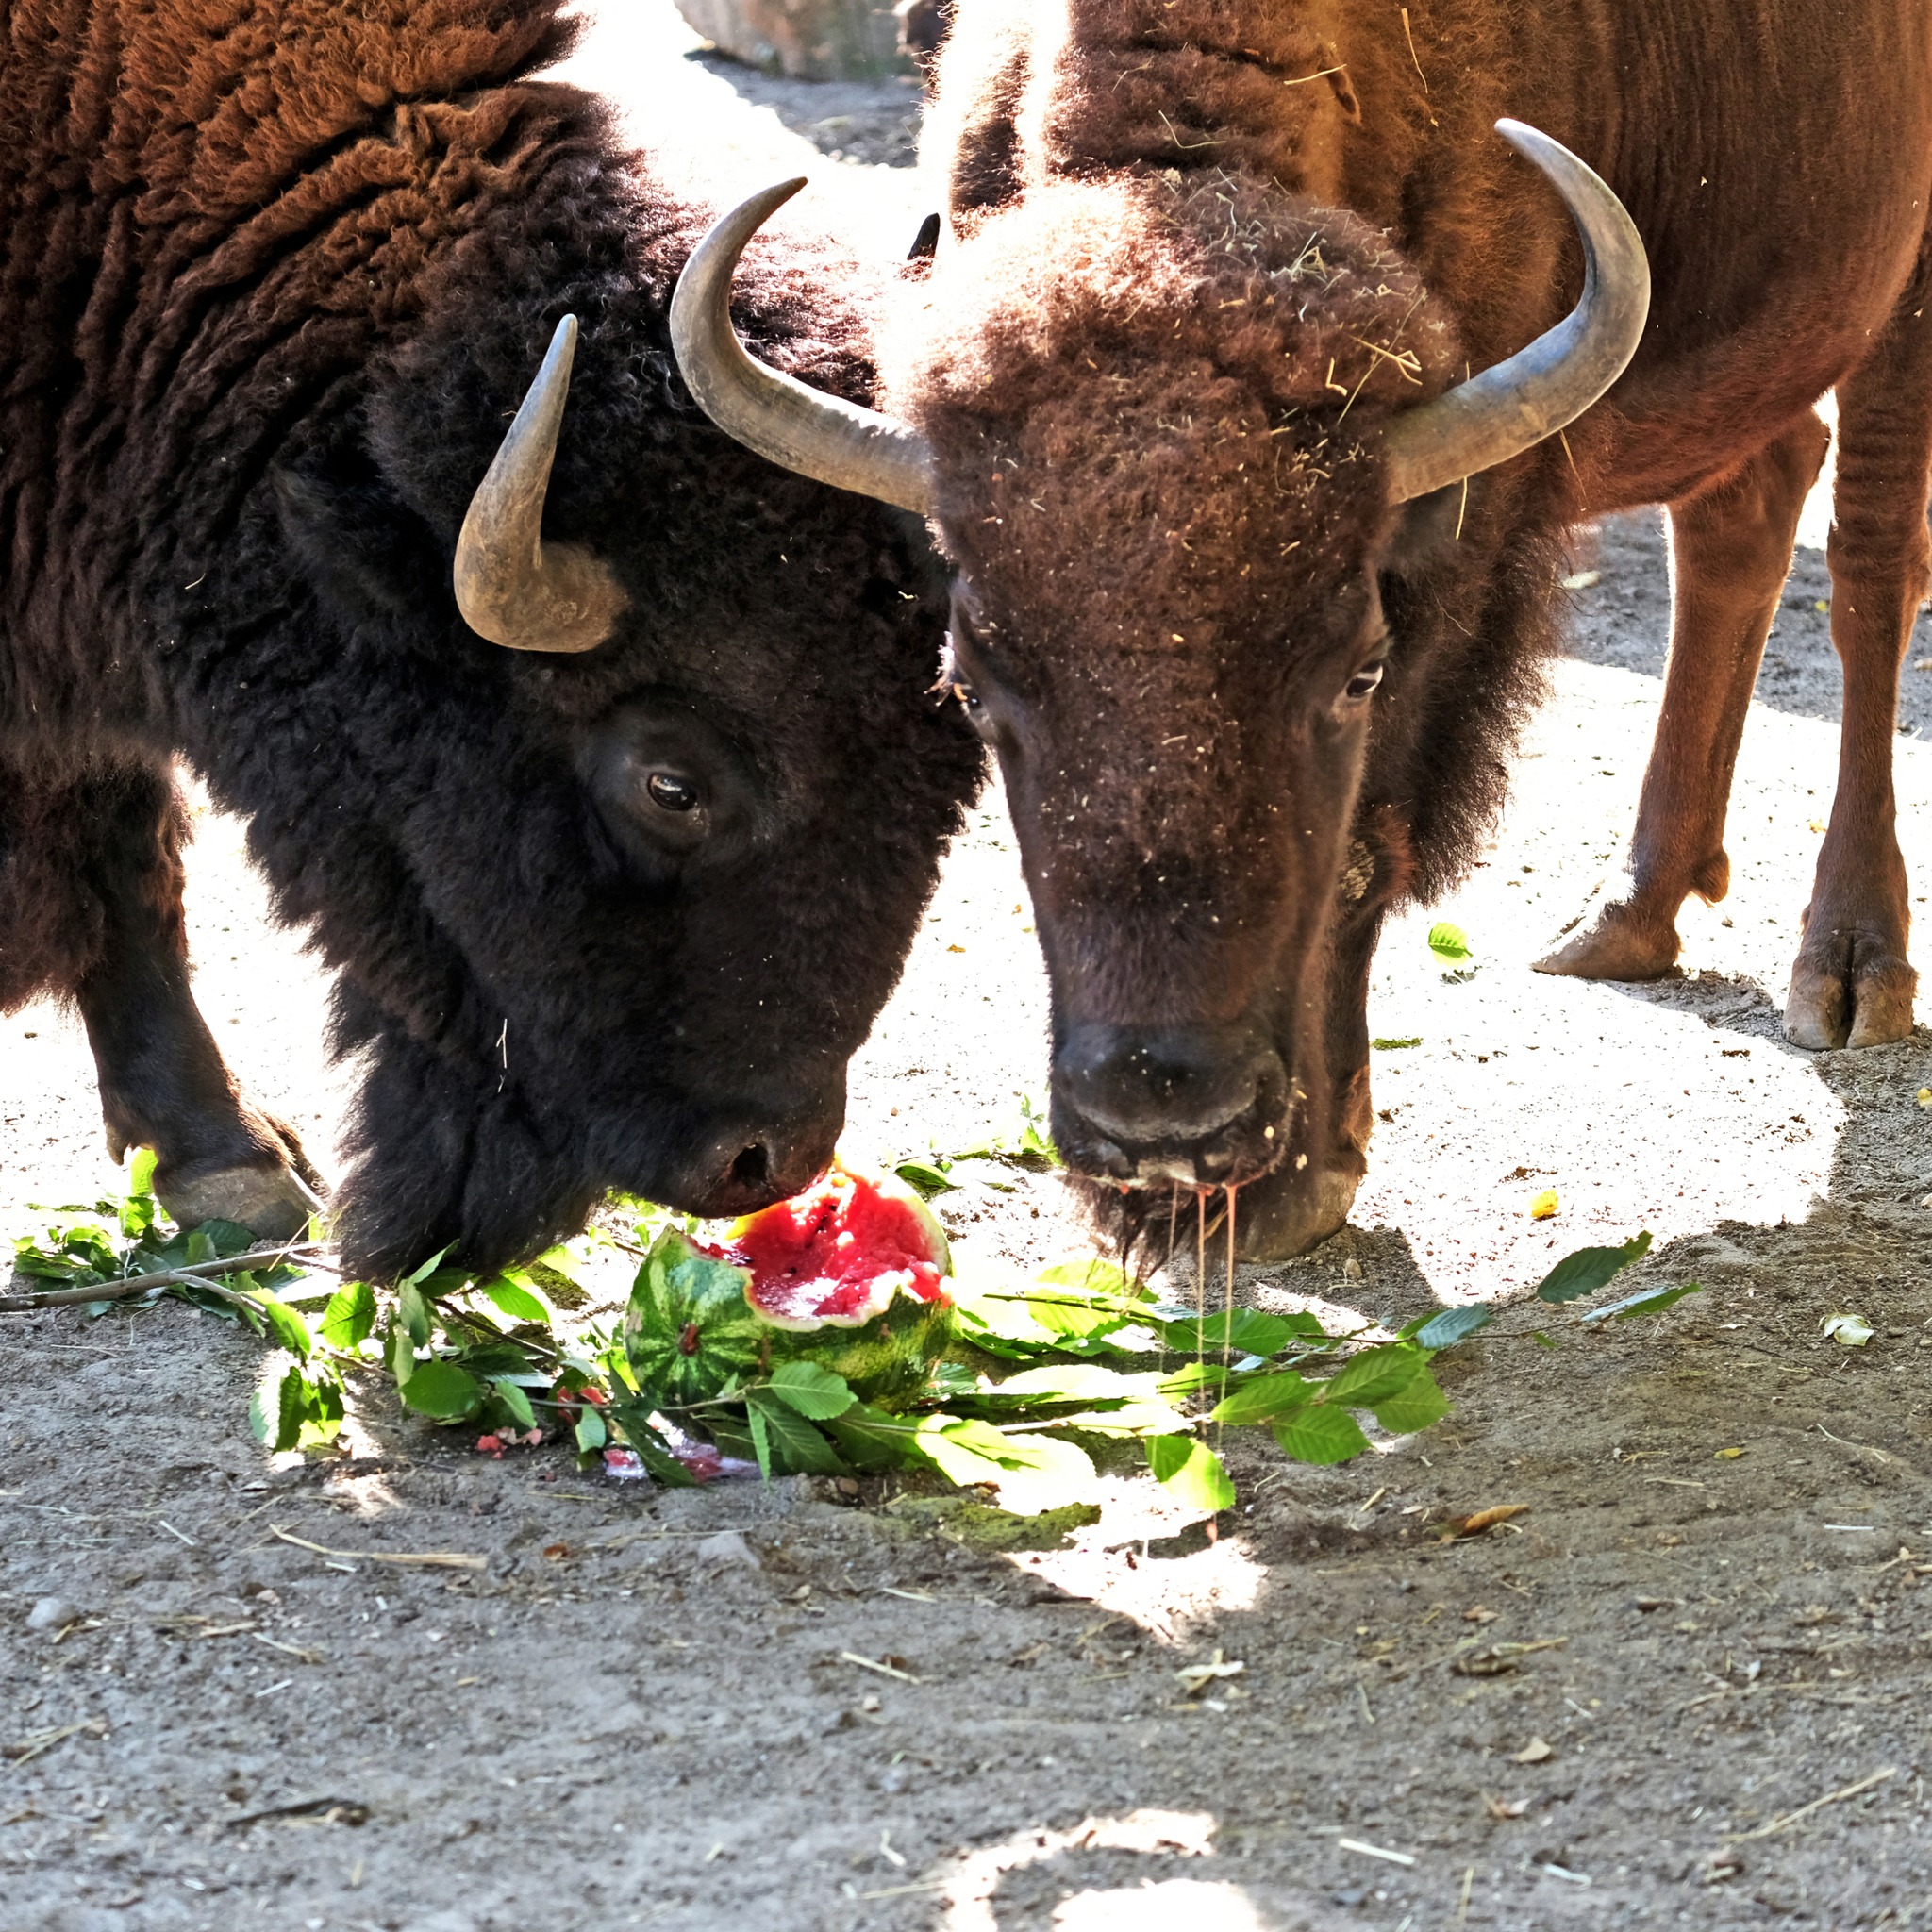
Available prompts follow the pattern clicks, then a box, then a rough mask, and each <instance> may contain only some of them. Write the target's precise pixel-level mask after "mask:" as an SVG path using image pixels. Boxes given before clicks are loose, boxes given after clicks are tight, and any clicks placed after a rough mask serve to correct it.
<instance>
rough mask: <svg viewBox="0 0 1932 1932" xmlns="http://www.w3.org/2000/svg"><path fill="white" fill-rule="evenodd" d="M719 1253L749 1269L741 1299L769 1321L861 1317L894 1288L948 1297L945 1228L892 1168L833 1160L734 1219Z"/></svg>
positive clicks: (917, 1295)
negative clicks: (814, 1176) (868, 1170)
mask: <svg viewBox="0 0 1932 1932" xmlns="http://www.w3.org/2000/svg"><path fill="white" fill-rule="evenodd" d="M723 1253H724V1257H725V1258H726V1259H728V1260H732V1261H736V1262H738V1263H739V1264H740V1265H741V1266H742V1267H746V1268H749V1269H750V1270H751V1271H752V1282H751V1286H750V1287H749V1288H748V1289H747V1290H746V1291H745V1293H746V1299H747V1300H748V1301H750V1302H751V1304H752V1306H753V1307H755V1308H756V1309H757V1310H758V1314H759V1315H761V1316H762V1317H763V1318H764V1319H765V1320H766V1321H767V1322H769V1323H771V1324H772V1325H773V1326H774V1327H776V1328H791V1329H798V1330H804V1329H810V1328H819V1327H824V1326H827V1325H829V1326H833V1327H840V1328H845V1327H858V1326H860V1325H862V1324H865V1323H867V1322H870V1321H872V1320H874V1318H875V1317H877V1316H878V1315H879V1314H881V1313H883V1312H884V1310H885V1309H886V1308H887V1307H889V1306H890V1305H891V1302H892V1300H893V1299H894V1297H895V1296H897V1295H900V1294H906V1295H909V1296H910V1297H912V1298H913V1299H915V1300H917V1301H921V1302H932V1303H938V1304H941V1305H944V1304H947V1303H948V1302H949V1301H950V1299H951V1297H950V1296H948V1295H947V1293H946V1291H945V1288H944V1286H943V1283H944V1279H945V1276H946V1274H948V1273H949V1272H950V1257H949V1256H948V1254H947V1252H946V1238H945V1236H944V1234H943V1233H942V1232H941V1229H940V1226H939V1224H938V1222H937V1221H935V1220H934V1219H933V1216H932V1213H931V1210H930V1209H929V1208H927V1207H926V1206H925V1204H924V1202H923V1201H922V1200H920V1198H919V1196H918V1195H917V1194H916V1193H914V1192H913V1191H912V1190H911V1189H909V1188H908V1187H906V1186H905V1185H904V1183H902V1182H900V1181H898V1180H897V1179H896V1178H894V1179H888V1180H884V1181H874V1180H870V1179H867V1178H865V1177H864V1176H862V1175H858V1174H848V1173H847V1172H846V1171H845V1170H844V1169H842V1168H837V1167H835V1168H833V1169H832V1171H831V1172H830V1173H829V1174H826V1175H825V1177H824V1179H823V1180H821V1181H820V1182H818V1184H817V1185H816V1186H814V1187H811V1188H808V1189H807V1190H806V1191H805V1192H804V1193H802V1194H794V1195H793V1196H792V1197H791V1200H789V1201H780V1202H779V1203H778V1204H777V1205H776V1206H775V1207H772V1208H765V1209H763V1210H762V1211H761V1212H759V1213H758V1214H754V1215H751V1216H749V1217H747V1218H746V1219H745V1220H743V1221H741V1222H740V1223H738V1224H737V1225H736V1226H735V1227H733V1229H732V1230H731V1237H730V1241H729V1242H728V1244H727V1245H726V1246H725V1248H724V1250H723Z"/></svg>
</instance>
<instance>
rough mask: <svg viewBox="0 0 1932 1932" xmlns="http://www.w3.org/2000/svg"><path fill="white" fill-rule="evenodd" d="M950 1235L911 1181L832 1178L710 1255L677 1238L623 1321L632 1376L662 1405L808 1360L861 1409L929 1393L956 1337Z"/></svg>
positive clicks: (660, 1253)
mask: <svg viewBox="0 0 1932 1932" xmlns="http://www.w3.org/2000/svg"><path fill="white" fill-rule="evenodd" d="M952 1265H953V1264H952V1256H951V1253H950V1251H949V1250H948V1248H947V1246H946V1237H945V1234H944V1231H943V1230H942V1229H941V1226H940V1224H939V1223H938V1222H937V1221H936V1220H935V1219H934V1218H933V1214H932V1211H931V1209H930V1208H927V1207H926V1205H925V1203H924V1201H922V1200H921V1199H920V1198H919V1196H918V1195H917V1194H916V1193H915V1192H914V1191H912V1190H911V1189H910V1188H908V1187H907V1186H906V1184H905V1183H904V1182H903V1181H900V1180H898V1179H897V1178H896V1177H893V1176H887V1177H884V1178H881V1179H874V1178H873V1177H872V1176H869V1175H863V1174H853V1173H851V1172H850V1171H849V1170H848V1169H845V1168H843V1167H834V1168H833V1169H832V1170H831V1171H830V1172H829V1173H828V1174H825V1176H824V1178H823V1179H822V1180H820V1181H818V1182H817V1183H816V1184H815V1185H814V1186H812V1187H810V1188H808V1189H807V1190H806V1191H805V1192H803V1193H802V1194H795V1195H793V1196H792V1197H791V1200H789V1201H780V1202H779V1203H777V1204H776V1206H774V1207H771V1208H765V1209H763V1210H762V1211H761V1212H759V1213H757V1214H753V1215H748V1216H747V1217H746V1218H745V1219H744V1220H742V1221H740V1222H737V1223H735V1224H733V1225H732V1227H731V1228H730V1229H729V1231H728V1232H727V1233H726V1235H725V1237H724V1241H722V1242H720V1243H719V1244H718V1245H717V1246H715V1247H711V1246H708V1245H706V1244H704V1243H701V1242H696V1241H691V1240H690V1239H689V1238H688V1237H687V1236H684V1235H682V1234H679V1233H677V1232H676V1231H675V1229H668V1230H666V1232H665V1233H664V1234H662V1235H660V1236H659V1237H658V1241H657V1242H656V1244H655V1245H654V1246H653V1247H652V1249H651V1252H650V1254H649V1255H648V1256H647V1257H645V1260H644V1263H643V1265H642V1267H641V1268H640V1269H639V1270H638V1275H637V1281H636V1283H635V1285H634V1286H633V1288H632V1291H631V1300H630V1307H629V1308H628V1310H627V1311H626V1314H625V1348H626V1350H627V1353H628V1356H629V1360H630V1366H631V1373H632V1374H635V1375H636V1376H637V1378H638V1384H639V1387H640V1388H641V1390H642V1391H643V1392H644V1393H645V1394H646V1395H648V1396H649V1397H650V1398H651V1399H652V1400H653V1401H656V1402H660V1403H665V1404H668V1405H671V1406H682V1405H687V1404H690V1403H693V1402H702V1401H705V1400H707V1399H708V1397H710V1396H712V1395H715V1394H716V1393H717V1392H718V1391H719V1390H720V1389H722V1388H724V1385H725V1383H726V1382H727V1381H728V1380H729V1379H730V1377H731V1376H732V1375H733V1374H736V1375H738V1376H739V1377H740V1379H741V1380H747V1379H750V1378H751V1377H752V1376H754V1375H759V1374H769V1373H770V1371H771V1370H772V1369H773V1368H775V1367H776V1366H777V1365H778V1364H779V1363H781V1362H787V1361H808V1362H813V1363H815V1364H817V1365H818V1366H819V1367H820V1368H823V1369H827V1370H829V1371H830V1372H831V1373H832V1374H835V1375H841V1376H843V1377H844V1379H845V1380H846V1381H847V1382H848V1383H849V1384H850V1385H851V1387H852V1391H853V1392H854V1393H855V1394H856V1395H857V1396H858V1398H859V1400H860V1401H862V1402H872V1403H880V1402H888V1403H889V1402H891V1401H892V1400H894V1399H900V1400H903V1399H904V1398H905V1397H907V1396H908V1395H911V1394H915V1393H917V1391H919V1390H921V1389H923V1388H924V1386H925V1384H926V1382H927V1380H928V1379H929V1377H930V1375H931V1374H932V1369H933V1365H934V1363H936V1362H937V1361H938V1360H939V1359H940V1357H941V1356H942V1355H943V1354H944V1353H945V1350H946V1345H947V1343H948V1342H949V1341H951V1339H952V1332H953V1302H952V1297H951V1295H950V1294H949V1293H948V1292H947V1291H946V1288H945V1285H944V1284H945V1280H946V1277H947V1276H948V1275H949V1274H951V1273H952Z"/></svg>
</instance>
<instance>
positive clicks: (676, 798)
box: [644, 772, 698, 812]
mask: <svg viewBox="0 0 1932 1932" xmlns="http://www.w3.org/2000/svg"><path fill="white" fill-rule="evenodd" d="M644 790H645V791H647V792H648V793H649V794H650V799H651V803H652V804H653V805H655V806H656V807H657V808H658V809H659V810H660V811H676V812H686V811H695V810H696V809H697V803H698V788H697V787H696V786H695V785H693V784H692V783H691V780H690V779H689V778H687V777H686V776H685V775H684V774H682V773H681V772H653V773H652V774H650V776H649V777H647V778H646V779H645V780H644Z"/></svg>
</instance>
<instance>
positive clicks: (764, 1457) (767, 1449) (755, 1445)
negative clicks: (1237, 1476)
mask: <svg viewBox="0 0 1932 1932" xmlns="http://www.w3.org/2000/svg"><path fill="white" fill-rule="evenodd" d="M745 1420H746V1421H747V1422H748V1423H749V1424H751V1447H752V1454H753V1455H754V1456H756V1457H758V1474H759V1475H760V1476H761V1477H762V1478H763V1479H764V1480H765V1481H766V1482H770V1481H771V1480H772V1428H771V1424H769V1423H767V1422H766V1420H765V1414H764V1411H763V1410H762V1409H761V1408H759V1407H757V1405H756V1404H754V1405H753V1406H752V1407H749V1408H747V1409H746V1410H745Z"/></svg>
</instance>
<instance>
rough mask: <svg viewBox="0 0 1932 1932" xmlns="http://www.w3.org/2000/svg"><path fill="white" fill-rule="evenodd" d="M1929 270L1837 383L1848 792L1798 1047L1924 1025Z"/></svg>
mask: <svg viewBox="0 0 1932 1932" xmlns="http://www.w3.org/2000/svg"><path fill="white" fill-rule="evenodd" d="M1927 292H1928V291H1927V289H1926V287H1925V286H1924V282H1923V281H1921V282H1920V283H1918V284H1916V285H1915V286H1914V288H1913V289H1911V290H1909V291H1907V300H1906V301H1904V302H1902V303H1901V304H1900V306H1899V308H1898V309H1897V311H1896V312H1895V313H1894V315H1893V319H1892V322H1891V324H1890V326H1889V327H1888V328H1887V330H1886V332H1885V335H1884V336H1883V337H1882V338H1881V339H1880V341H1879V343H1878V345H1877V347H1876V349H1875V350H1874V353H1873V355H1872V356H1871V357H1870V358H1869V359H1868V360H1867V361H1866V362H1865V364H1864V366H1863V367H1862V368H1860V369H1859V370H1858V371H1857V374H1856V375H1853V376H1852V377H1850V378H1849V379H1848V380H1847V381H1845V382H1842V383H1840V385H1839V391H1838V401H1839V458H1838V481H1837V487H1836V489H1835V491H1834V492H1833V497H1832V525H1831V542H1830V548H1829V550H1828V552H1827V556H1828V558H1829V561H1830V564H1831V585H1832V597H1831V641H1832V644H1833V646H1834V647H1835V648H1836V649H1837V651H1838V655H1839V661H1840V664H1842V665H1843V667H1844V709H1843V712H1842V715H1841V718H1840V726H1839V767H1838V791H1837V792H1836V794H1835V795H1834V797H1833V799H1832V804H1831V823H1830V824H1829V825H1828V826H1827V827H1826V830H1825V834H1824V845H1823V847H1822V848H1821V849H1820V851H1819V854H1818V870H1817V874H1816V877H1815V878H1814V880H1813V882H1812V887H1811V903H1810V905H1809V906H1807V908H1805V937H1804V940H1803V941H1802V943H1801V944H1800V946H1799V948H1798V957H1797V960H1796V962H1795V964H1794V965H1793V966H1792V968H1791V991H1790V998H1789V999H1788V1000H1787V1001H1786V1003H1785V1032H1786V1035H1787V1036H1788V1037H1789V1038H1790V1040H1792V1041H1795V1042H1796V1043H1797V1044H1798V1045H1799V1046H1808V1047H1814V1048H1818V1047H1834V1046H1877V1045H1880V1044H1882V1043H1883V1042H1884V1041H1888V1040H1903V1039H1904V1038H1905V1037H1906V1036H1907V1034H1908V1033H1909V1032H1910V1031H1911V1030H1912V994H1913V991H1914V989H1915V986H1916V978H1917V975H1916V974H1914V973H1913V971H1912V968H1911V965H1910V963H1909V962H1908V960H1907V957H1906V945H1907V936H1908V935H1909V933H1910V930H1911V914H1910V911H1909V908H1908V898H1909V893H1908V889H1907V883H1906V867H1905V860H1904V858H1903V857H1902V856H1901V855H1900V852H1899V848H1898V828H1897V823H1896V818H1897V814H1896V808H1895V805H1894V801H1893V797H1892V786H1891V745H1892V737H1893V733H1894V731H1895V730H1896V728H1897V718H1898V675H1899V665H1900V662H1901V660H1902V659H1903V658H1904V657H1905V652H1906V646H1907V643H1908V642H1909V641H1910V639H1911V633H1912V625H1913V623H1914V621H1915V619H1916V617H1917V614H1918V608H1919V602H1920V599H1921V598H1923V597H1924V595H1925V591H1926V588H1927V580H1928V569H1932V540H1928V538H1927V534H1926V526H1925V499H1926V485H1927V473H1928V469H1932V320H1928V319H1923V318H1922V317H1921V316H1920V315H1919V313H1917V311H1916V309H1915V307H1914V305H1915V304H1916V305H1917V306H1918V307H1919V308H1924V307H1925V306H1926V303H1925V297H1926V294H1927Z"/></svg>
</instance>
